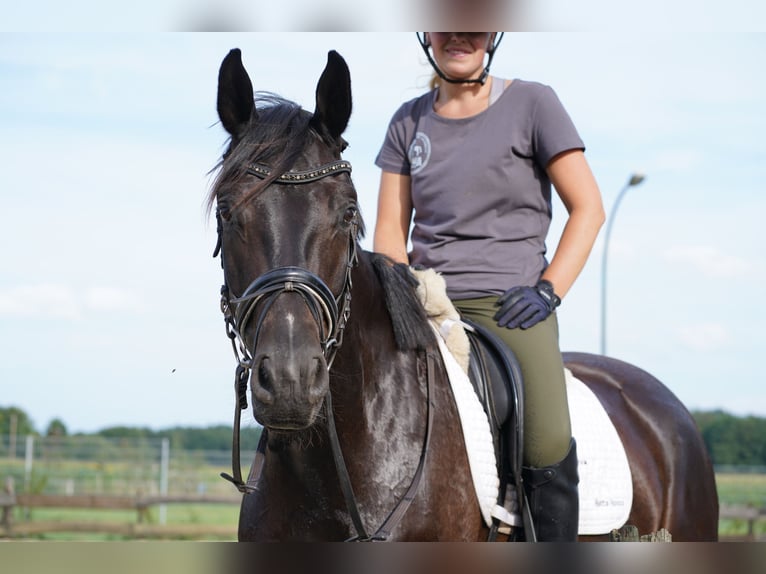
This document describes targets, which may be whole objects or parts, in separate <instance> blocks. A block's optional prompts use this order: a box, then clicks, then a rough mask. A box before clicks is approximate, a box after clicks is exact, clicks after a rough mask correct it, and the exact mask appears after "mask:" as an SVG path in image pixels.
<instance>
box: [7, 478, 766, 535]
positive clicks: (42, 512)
mask: <svg viewBox="0 0 766 574" xmlns="http://www.w3.org/2000/svg"><path fill="white" fill-rule="evenodd" d="M716 482H717V485H718V493H719V501H720V504H721V505H736V506H754V507H756V508H763V507H766V474H734V473H731V474H730V473H720V474H717V475H716ZM166 509H167V510H166V512H167V514H166V525H167V526H168V527H173V526H181V527H191V526H193V525H197V526H206V527H207V526H211V527H212V528H211V530H215V531H217V533H215V534H211V535H203V536H201V537H200V536H194V535H181V536H179V538H180V539H186V538H192V539H199V538H201V539H204V540H235V539H236V524H237V520H238V515H239V507H238V505H236V504H197V505H193V504H168V505H167V506H166ZM25 522H88V523H98V522H102V523H105V524H106V523H112V524H114V523H125V524H131V523H136V522H137V513H136V512H135V511H130V510H120V511H117V510H100V509H95V510H93V509H89V510H84V509H82V510H81V509H66V508H61V509H48V508H35V509H32V510H31V511H30V512H29V514H28V515H27V514H25V511H24V509H21V508H16V509H15V511H14V523H15V524H23V523H25ZM147 522H148V524H149V525H150V526H151V525H157V524H158V522H159V509H158V508H157V507H153V508H152V509H151V510H150V513H149V515H148V517H147ZM747 527H748V525H747V522H746V521H744V520H728V519H724V520H721V522H720V526H719V534H720V536H721V537H722V538H726V537H741V536H744V535H746V534H747ZM227 528H230V531H231V533H230V534H228V533H224V534H221V530H226V529H227ZM755 534H756V536H759V537H764V536H766V519H763V520H760V521H758V522H757V523H756V525H755ZM149 537H151V536H149ZM34 538H36V539H42V540H125V539H127V538H129V537H126V536H122V535H119V534H109V533H99V532H73V533H72V532H53V533H45V534H37V535H35V536H34Z"/></svg>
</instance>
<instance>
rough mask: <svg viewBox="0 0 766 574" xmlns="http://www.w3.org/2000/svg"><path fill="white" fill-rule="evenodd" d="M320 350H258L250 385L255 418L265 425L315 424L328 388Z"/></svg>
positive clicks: (283, 427) (287, 427) (296, 426)
mask: <svg viewBox="0 0 766 574" xmlns="http://www.w3.org/2000/svg"><path fill="white" fill-rule="evenodd" d="M329 381H330V377H329V373H328V370H327V363H326V362H325V358H324V356H323V354H322V353H321V352H319V351H317V352H316V353H311V352H310V351H305V350H304V349H302V348H298V349H292V350H291V349H285V350H280V351H278V352H272V353H258V354H257V355H256V356H255V358H254V360H253V369H252V373H251V377H250V388H251V393H252V399H253V413H254V415H255V419H256V420H257V421H258V422H259V423H260V424H262V425H263V426H264V427H266V428H274V429H280V430H301V429H305V428H308V427H310V426H311V425H312V424H314V422H315V420H316V417H317V414H318V413H319V410H320V409H321V407H322V404H323V401H324V398H325V395H326V394H327V392H328V390H329Z"/></svg>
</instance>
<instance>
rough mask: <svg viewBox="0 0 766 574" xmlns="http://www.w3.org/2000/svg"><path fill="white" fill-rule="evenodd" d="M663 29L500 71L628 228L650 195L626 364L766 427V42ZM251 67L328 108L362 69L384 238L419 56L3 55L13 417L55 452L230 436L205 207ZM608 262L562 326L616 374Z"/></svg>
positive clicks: (184, 38)
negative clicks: (104, 438)
mask: <svg viewBox="0 0 766 574" xmlns="http://www.w3.org/2000/svg"><path fill="white" fill-rule="evenodd" d="M730 18H733V17H731V16H730ZM725 22H726V21H724V23H725ZM732 26H733V24H732ZM42 28H44V26H43V27H42ZM659 28H660V29H659V30H657V31H655V32H653V33H651V34H644V33H642V32H640V31H632V30H636V29H637V28H631V29H629V30H627V31H618V32H614V33H587V34H586V33H545V34H543V33H535V34H533V33H513V34H507V35H506V38H505V39H504V41H503V44H502V45H501V48H500V50H499V52H498V55H497V57H496V58H495V63H494V65H493V69H492V72H493V73H495V74H497V75H499V76H502V77H507V78H524V79H531V80H538V81H541V82H544V83H548V84H550V85H552V86H553V87H554V89H555V90H556V91H557V93H558V94H559V97H560V98H561V100H562V101H563V102H564V104H565V106H566V107H567V109H568V110H569V112H570V114H571V115H572V117H573V119H574V120H575V123H576V124H577V126H578V128H579V130H580V132H581V135H582V137H583V139H584V140H585V142H586V145H587V146H588V149H587V152H586V153H587V157H588V159H589V161H590V163H591V166H592V168H593V170H594V173H595V174H596V178H597V180H598V182H599V184H600V186H601V190H602V194H603V197H604V203H605V206H606V208H607V211H610V210H611V207H612V205H613V203H614V200H615V198H616V196H617V194H618V192H619V190H620V189H621V188H622V186H623V185H624V184H625V182H626V181H627V180H628V178H629V177H630V175H631V173H633V172H637V171H640V172H642V173H644V174H646V181H645V182H644V183H643V184H642V185H641V186H639V187H636V188H633V189H631V190H630V191H629V192H628V194H627V195H626V196H625V199H624V201H623V202H622V204H621V206H620V209H619V213H618V214H617V217H616V219H615V223H614V229H613V232H612V238H611V242H610V250H609V275H608V295H609V307H608V354H610V355H613V356H615V357H617V358H620V359H623V360H626V361H628V362H631V363H634V364H635V365H637V366H639V367H641V368H644V369H646V370H647V371H649V372H651V373H652V374H654V375H655V376H657V377H658V378H660V379H661V380H662V381H664V382H665V383H666V384H667V385H668V386H669V387H670V389H671V390H673V391H674V392H675V393H676V394H677V395H678V396H679V397H680V398H681V399H682V401H683V402H684V403H685V404H686V405H687V406H688V407H689V408H692V409H714V408H722V409H725V410H727V411H729V412H732V413H735V414H757V415H760V416H766V393H764V391H763V380H764V376H763V374H762V363H761V361H760V359H761V357H762V356H763V354H764V351H766V335H765V334H764V332H763V325H764V324H766V312H765V311H764V308H765V307H764V304H763V302H762V300H761V298H762V296H763V294H764V293H766V256H764V253H763V246H764V245H766V242H765V241H764V238H765V237H766V231H764V223H763V219H764V215H766V195H765V194H764V183H763V182H764V181H766V161H764V160H765V159H766V143H764V137H763V134H764V133H766V119H765V118H766V115H765V114H764V111H763V110H764V106H766V79H765V78H764V75H763V74H762V73H760V72H759V70H761V69H762V67H763V62H764V61H766V35H763V34H755V33H753V34H745V33H733V32H728V31H725V29H726V26H722V28H723V29H724V31H718V32H711V31H709V30H705V29H704V26H703V27H702V29H701V31H699V32H694V33H692V32H682V33H678V32H677V31H676V32H664V31H663V30H662V26H660V27H659ZM746 29H748V28H746ZM233 47H239V48H241V49H242V50H243V58H244V62H245V65H246V67H247V68H248V71H249V72H250V75H251V77H252V78H253V81H254V84H255V87H256V89H264V90H270V91H274V92H277V93H280V94H281V95H283V96H286V97H289V98H291V99H294V100H296V101H298V102H300V103H301V104H303V105H304V106H305V107H306V108H308V109H313V93H314V89H315V85H316V80H317V79H318V77H319V74H320V73H321V71H322V69H323V67H324V63H325V59H326V53H327V51H328V50H329V49H336V50H338V51H339V52H340V53H341V54H342V55H343V56H344V57H345V58H346V60H347V61H348V64H349V67H350V70H351V76H352V88H353V94H354V111H353V114H352V118H351V122H350V126H349V129H348V131H347V132H346V139H347V140H349V142H350V143H351V146H350V148H349V150H348V151H347V153H346V158H347V159H349V160H350V161H351V162H352V163H353V166H354V174H353V178H354V181H355V184H356V187H357V190H358V192H359V195H360V200H361V205H362V213H363V216H364V218H365V220H366V222H367V224H368V228H369V229H370V233H369V235H370V236H371V235H372V233H371V230H372V226H373V225H374V221H375V211H376V205H375V203H376V193H377V182H378V177H379V174H378V170H377V168H375V166H374V164H373V159H374V157H375V154H376V153H377V150H378V147H379V145H380V143H381V139H382V137H383V134H384V131H385V129H386V125H387V123H388V119H389V118H390V116H391V114H392V113H393V112H394V111H395V109H396V107H397V106H398V105H399V103H401V102H402V101H403V100H405V99H409V98H411V97H414V96H416V95H418V94H420V93H422V91H423V90H424V89H425V86H426V83H427V81H428V78H429V75H430V68H429V66H428V64H427V63H426V62H425V60H424V58H423V57H422V53H421V52H420V48H419V46H418V45H417V42H416V40H415V37H414V34H412V33H385V34H384V33H367V34H362V33H355V34H343V33H339V34H334V33H333V34H330V33H326V34H298V33H292V34H265V33H258V34H169V33H164V34H163V33H149V32H147V33H135V32H111V33H104V34H91V33H86V34H55V33H16V34H3V35H0V85H2V90H0V157H2V158H3V159H2V169H0V197H1V198H2V206H3V207H2V212H1V213H2V221H3V225H2V226H0V245H1V246H2V247H0V253H1V254H2V258H1V261H2V265H0V349H1V351H0V354H1V360H0V405H2V406H11V405H13V406H18V407H21V408H23V409H24V410H25V411H27V412H28V413H29V414H30V416H31V417H32V419H33V421H34V422H35V424H36V425H37V426H38V428H40V429H41V430H44V428H45V426H46V425H47V424H48V422H49V421H50V420H51V419H52V418H54V417H60V418H61V419H63V420H64V422H65V423H66V424H67V425H68V426H69V428H70V430H71V431H91V430H97V429H99V428H103V427H106V426H112V425H118V424H125V425H141V426H150V427H153V428H162V427H166V426H171V425H176V424H179V425H207V424H216V423H224V424H229V423H230V417H231V411H232V409H233V397H232V394H233V393H232V390H231V386H232V377H233V370H234V361H233V357H232V355H231V349H230V346H229V343H228V340H227V339H226V337H225V335H224V329H223V321H222V318H221V316H220V313H219V311H218V290H219V287H220V284H221V280H222V277H221V270H220V266H219V262H218V261H217V260H214V259H212V257H211V253H212V250H213V246H214V243H215V226H214V224H213V223H212V222H210V221H208V220H207V219H206V217H205V214H204V209H203V202H204V197H205V194H206V193H207V191H208V188H209V184H210V182H211V177H210V176H209V175H208V172H209V171H210V170H211V169H212V168H213V167H214V165H215V163H216V161H217V159H218V157H219V155H220V152H221V150H222V147H223V144H224V141H225V134H224V132H223V129H222V128H221V127H220V125H218V124H217V116H216V113H215V93H216V79H217V70H218V66H219V65H220V62H221V59H222V58H223V57H224V56H225V55H226V53H227V52H228V50H229V49H231V48H233ZM564 215H565V212H564V209H563V206H562V205H561V204H560V203H558V204H556V205H555V207H554V224H553V229H552V231H551V235H550V236H549V247H550V249H551V250H553V249H555V245H556V242H557V240H558V235H559V234H560V231H561V226H562V225H563V221H564ZM369 246H370V243H369V240H368V241H367V242H366V244H365V247H369ZM602 249H603V232H602V236H601V237H600V238H599V240H598V241H597V243H596V246H595V248H594V251H593V255H592V256H591V260H590V261H589V263H588V265H587V266H586V269H585V270H584V272H583V274H582V276H581V277H580V279H579V281H578V282H577V284H576V285H575V287H574V289H573V290H572V291H571V292H570V294H569V295H568V296H567V298H566V299H565V301H564V303H563V305H562V307H561V309H560V312H559V317H560V323H561V346H562V349H563V350H572V351H588V352H598V348H599V335H600V333H599V309H600V279H601V276H600V272H601V255H602Z"/></svg>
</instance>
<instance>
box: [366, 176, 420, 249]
mask: <svg viewBox="0 0 766 574" xmlns="http://www.w3.org/2000/svg"><path fill="white" fill-rule="evenodd" d="M411 219H412V199H411V197H410V176H409V175H400V174H397V173H391V172H387V171H382V172H381V175H380V190H379V192H378V217H377V221H376V223H375V235H374V237H373V250H374V251H377V252H379V253H383V254H385V255H388V256H389V257H391V258H392V259H393V260H394V261H396V262H398V263H405V264H407V263H409V259H408V257H407V239H408V237H409V233H410V221H411Z"/></svg>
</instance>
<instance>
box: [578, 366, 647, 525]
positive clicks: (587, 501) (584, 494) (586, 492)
mask: <svg viewBox="0 0 766 574" xmlns="http://www.w3.org/2000/svg"><path fill="white" fill-rule="evenodd" d="M564 374H565V376H566V381H567V396H568V398H569V416H570V418H571V420H572V435H573V436H574V437H575V440H576V441H577V459H578V461H579V464H578V471H579V474H580V485H579V491H580V525H579V529H578V531H579V533H580V534H607V533H609V532H611V530H612V529H614V528H620V527H621V526H623V525H624V524H625V522H626V521H627V520H628V515H629V514H630V509H631V506H632V505H633V480H632V477H631V474H630V466H629V464H628V457H627V455H626V454H625V448H624V447H623V445H622V441H621V440H620V437H619V436H618V435H617V431H616V430H615V428H614V425H613V424H612V421H611V419H610V418H609V415H607V414H606V411H605V410H604V407H603V405H602V404H601V402H600V401H599V400H598V398H597V397H596V395H594V394H593V391H591V390H590V389H589V388H588V387H587V386H586V385H585V383H583V382H582V381H580V380H579V379H576V378H575V377H574V375H572V373H571V371H570V370H569V369H564Z"/></svg>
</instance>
